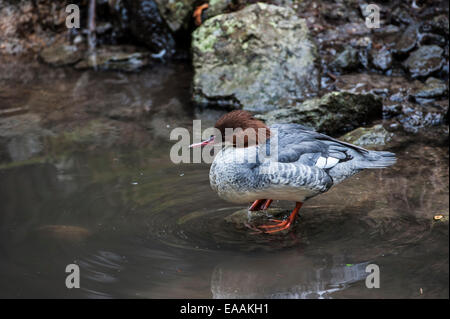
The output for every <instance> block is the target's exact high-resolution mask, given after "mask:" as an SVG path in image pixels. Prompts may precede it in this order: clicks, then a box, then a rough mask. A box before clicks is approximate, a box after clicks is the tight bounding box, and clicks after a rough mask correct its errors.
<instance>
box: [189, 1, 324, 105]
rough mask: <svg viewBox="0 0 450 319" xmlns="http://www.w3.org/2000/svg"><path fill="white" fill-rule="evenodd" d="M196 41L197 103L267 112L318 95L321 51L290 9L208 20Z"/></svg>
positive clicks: (260, 9) (258, 9)
mask: <svg viewBox="0 0 450 319" xmlns="http://www.w3.org/2000/svg"><path fill="white" fill-rule="evenodd" d="M192 37H193V40H192V50H193V64H194V68H195V76H194V85H193V101H194V102H195V103H198V104H215V105H220V106H225V107H228V108H230V107H234V108H238V107H242V108H244V109H246V110H254V111H267V110H273V109H275V108H277V107H278V106H279V105H281V106H283V105H289V104H292V101H298V100H304V99H305V98H307V97H309V96H312V95H316V94H317V92H318V90H319V86H320V82H319V71H318V69H317V67H316V63H317V59H318V57H317V49H316V47H315V45H314V43H313V42H312V41H311V39H310V37H309V31H308V28H307V26H306V22H305V20H304V19H300V18H298V17H297V16H296V14H295V12H294V11H293V10H292V9H290V8H283V7H277V6H274V5H267V4H263V3H258V4H255V5H250V6H248V7H246V8H245V9H243V10H241V11H238V12H234V13H230V14H222V15H219V16H216V17H214V18H211V19H208V20H206V21H205V22H204V23H203V24H202V25H201V26H200V27H199V28H197V29H196V30H195V31H194V33H193V35H192Z"/></svg>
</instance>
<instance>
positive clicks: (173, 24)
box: [155, 0, 196, 32]
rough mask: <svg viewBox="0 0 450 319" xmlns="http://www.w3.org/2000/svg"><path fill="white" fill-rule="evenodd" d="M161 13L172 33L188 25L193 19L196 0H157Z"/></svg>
mask: <svg viewBox="0 0 450 319" xmlns="http://www.w3.org/2000/svg"><path fill="white" fill-rule="evenodd" d="M155 2H156V3H157V4H158V8H159V12H161V16H162V17H163V18H164V20H165V21H166V23H167V25H168V26H169V28H170V30H172V32H176V31H178V30H180V29H181V28H183V27H184V26H186V25H187V23H188V20H189V19H191V18H192V12H193V10H194V4H195V2H196V1H195V0H155Z"/></svg>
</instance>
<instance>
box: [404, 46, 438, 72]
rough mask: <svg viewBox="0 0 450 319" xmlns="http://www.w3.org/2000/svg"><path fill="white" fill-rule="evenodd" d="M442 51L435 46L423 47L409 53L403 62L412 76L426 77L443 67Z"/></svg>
mask: <svg viewBox="0 0 450 319" xmlns="http://www.w3.org/2000/svg"><path fill="white" fill-rule="evenodd" d="M443 53H444V50H443V49H442V48H440V47H438V46H437V45H424V46H421V47H420V48H418V49H417V50H415V51H414V52H412V53H411V55H410V56H409V58H408V59H407V60H406V61H405V62H404V65H405V67H406V68H407V69H408V70H409V72H410V73H411V75H412V76H414V77H417V76H428V75H430V74H431V73H433V72H435V71H438V70H439V69H441V68H442V66H443V65H444V59H443V57H442V55H443Z"/></svg>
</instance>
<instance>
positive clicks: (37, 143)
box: [0, 113, 52, 162]
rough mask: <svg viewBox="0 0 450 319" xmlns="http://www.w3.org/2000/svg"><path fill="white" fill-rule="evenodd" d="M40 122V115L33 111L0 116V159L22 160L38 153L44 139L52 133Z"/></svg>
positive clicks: (41, 148) (42, 146)
mask: <svg viewBox="0 0 450 319" xmlns="http://www.w3.org/2000/svg"><path fill="white" fill-rule="evenodd" d="M41 122H42V118H41V116H39V115H38V114H34V113H27V114H20V115H15V116H10V117H6V118H0V161H1V160H3V159H6V160H8V161H9V160H10V161H13V162H17V161H24V160H28V159H30V158H32V157H33V156H36V155H39V154H40V153H41V152H42V151H43V150H44V148H45V139H46V138H47V137H49V136H51V135H52V133H51V132H50V131H48V130H47V129H45V128H43V127H42V123H41ZM2 153H3V154H2Z"/></svg>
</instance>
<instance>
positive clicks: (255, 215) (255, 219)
mask: <svg viewBox="0 0 450 319" xmlns="http://www.w3.org/2000/svg"><path fill="white" fill-rule="evenodd" d="M289 214H290V211H289V210H287V209H282V208H269V209H267V210H260V211H254V212H250V211H249V210H248V209H247V208H244V209H240V210H238V211H236V212H234V213H233V214H231V215H229V216H226V217H225V221H226V222H227V223H231V224H233V225H234V226H235V227H236V228H237V229H245V228H248V227H249V226H250V225H252V226H254V225H260V224H264V223H267V220H268V219H269V218H282V217H284V216H289Z"/></svg>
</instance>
